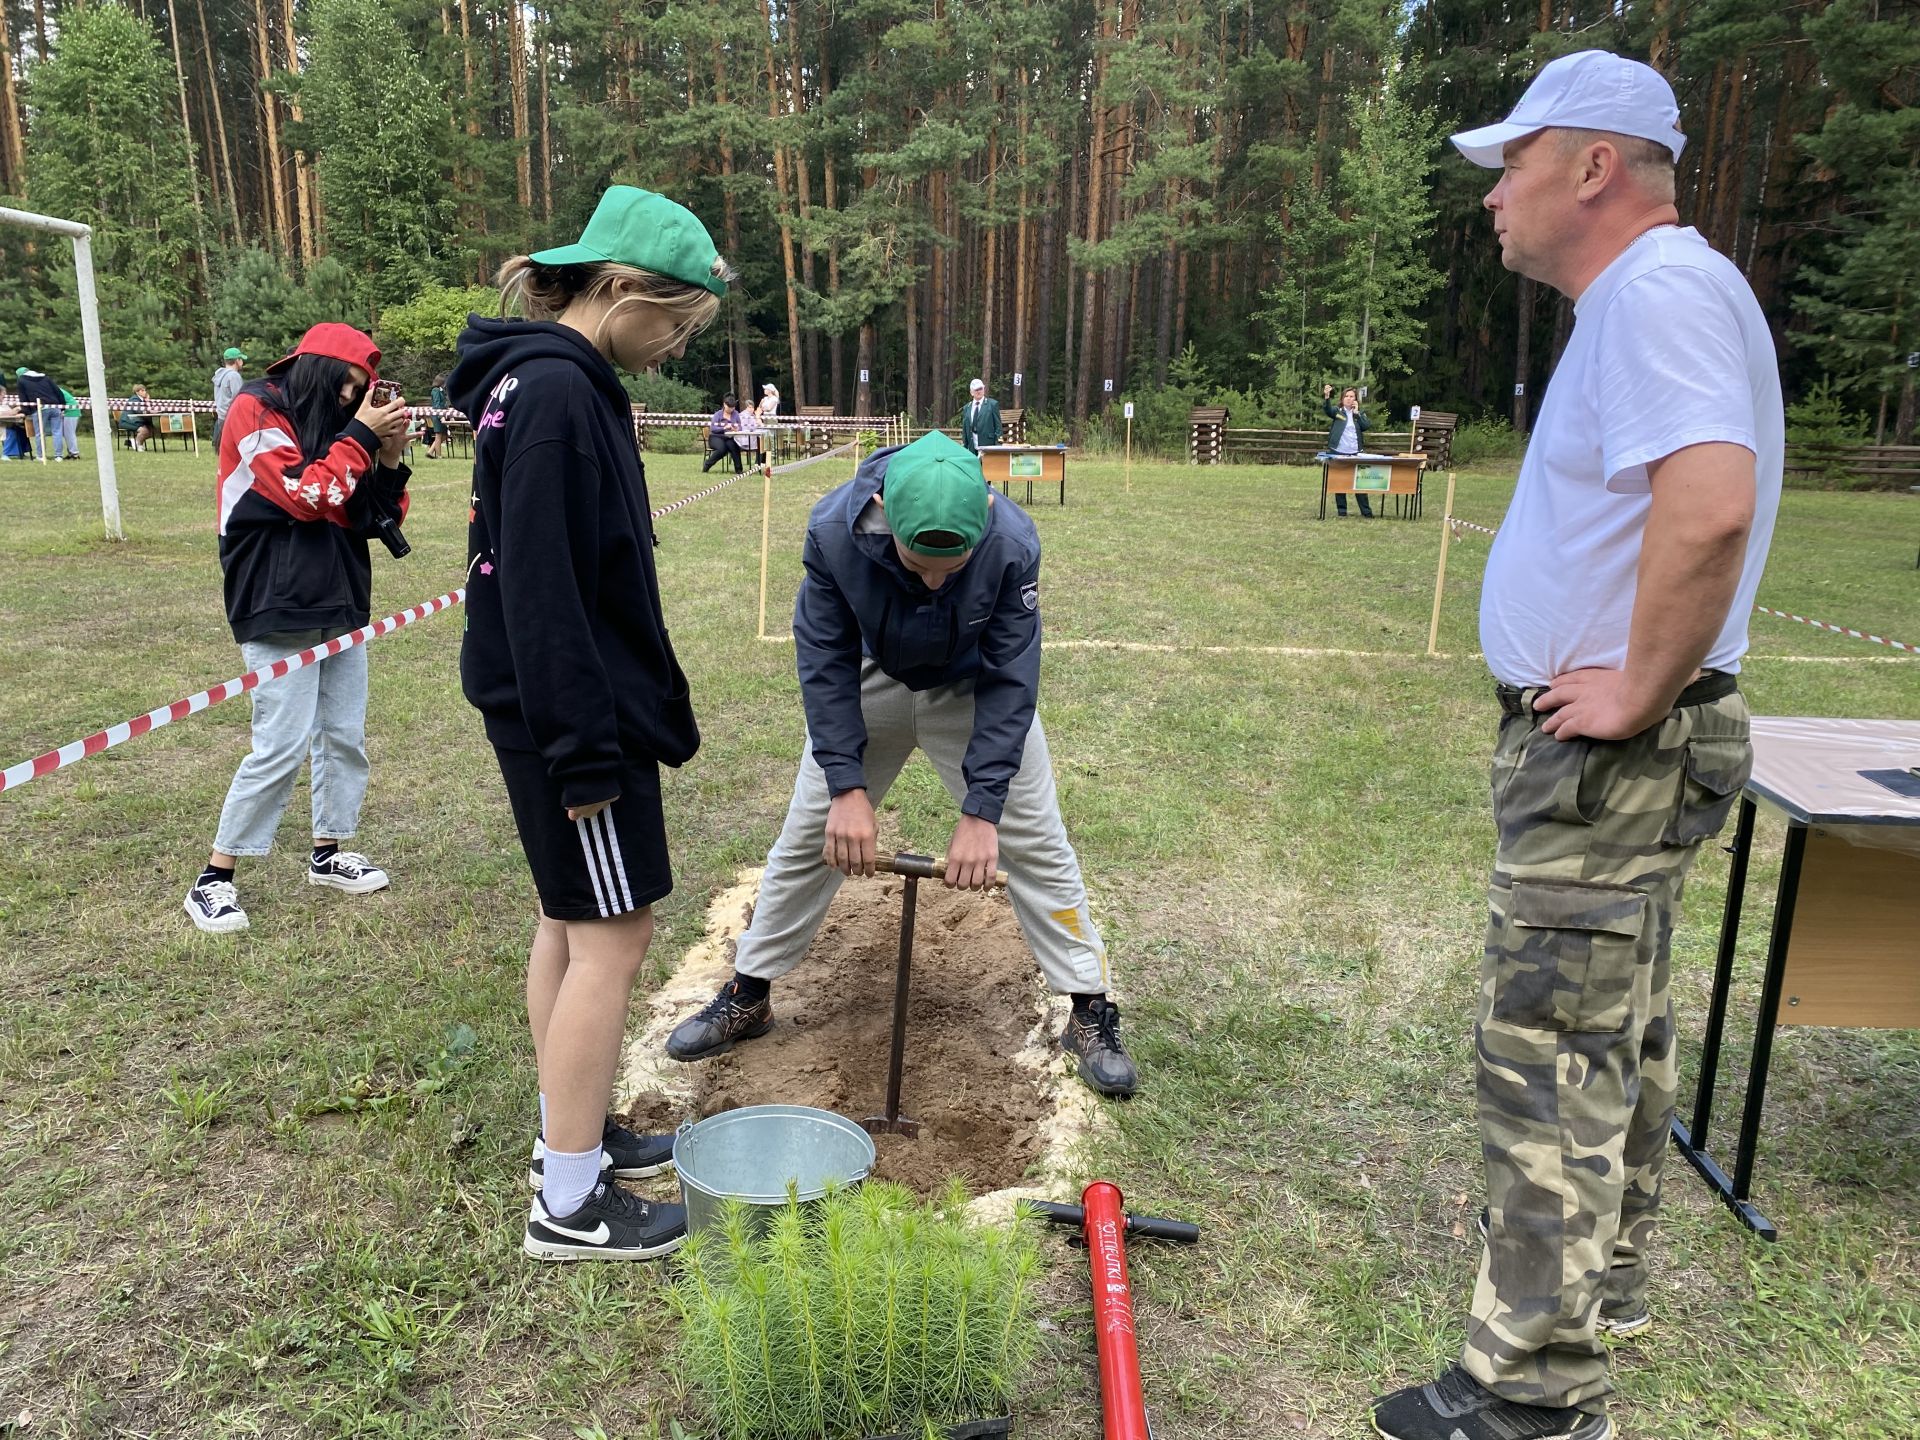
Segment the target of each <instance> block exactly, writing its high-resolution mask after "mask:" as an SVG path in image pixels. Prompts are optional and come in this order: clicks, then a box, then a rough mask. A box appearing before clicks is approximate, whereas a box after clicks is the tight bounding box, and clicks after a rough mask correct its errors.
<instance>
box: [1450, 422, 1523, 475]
mask: <svg viewBox="0 0 1920 1440" xmlns="http://www.w3.org/2000/svg"><path fill="white" fill-rule="evenodd" d="M1526 453H1527V440H1526V437H1525V436H1524V435H1516V434H1514V433H1513V426H1512V425H1510V424H1508V423H1507V419H1506V417H1505V416H1503V415H1489V416H1487V417H1486V418H1485V419H1482V420H1468V421H1465V422H1463V423H1462V424H1461V426H1460V428H1459V429H1457V430H1455V431H1454V432H1453V463H1454V465H1455V466H1457V467H1459V468H1461V469H1464V468H1466V467H1467V466H1469V465H1486V464H1489V463H1492V462H1498V461H1513V460H1518V459H1519V458H1520V457H1521V456H1523V455H1525V454H1526Z"/></svg>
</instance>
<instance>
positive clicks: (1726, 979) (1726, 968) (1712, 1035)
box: [1690, 795, 1755, 1150]
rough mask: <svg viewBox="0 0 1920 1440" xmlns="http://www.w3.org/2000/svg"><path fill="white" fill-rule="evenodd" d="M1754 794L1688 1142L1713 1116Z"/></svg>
mask: <svg viewBox="0 0 1920 1440" xmlns="http://www.w3.org/2000/svg"><path fill="white" fill-rule="evenodd" d="M1754 811H1755V806H1754V803H1753V797H1752V796H1750V795H1742V796H1741V797H1740V818H1739V819H1738V820H1736V821H1735V822H1734V827H1733V844H1732V846H1731V847H1729V848H1730V853H1731V854H1732V855H1733V864H1732V865H1731V866H1730V867H1729V869H1728V872H1727V904H1726V908H1725V910H1723V911H1722V912H1721V917H1720V954H1719V957H1718V958H1717V959H1716V960H1715V962H1714V967H1713V998H1712V999H1711V1000H1710V1001H1709V1002H1708V1004H1707V1029H1706V1034H1705V1035H1704V1036H1703V1037H1702V1040H1701V1047H1700V1079H1699V1082H1698V1086H1697V1088H1696V1090H1695V1092H1694V1101H1693V1134H1692V1136H1691V1139H1690V1143H1691V1144H1692V1145H1694V1146H1695V1147H1698V1148H1700V1149H1703V1150H1704V1149H1705V1148H1706V1144H1707V1124H1708V1122H1709V1121H1710V1120H1711V1119H1712V1118H1713V1089H1714V1085H1715V1083H1716V1082H1717V1080H1718V1078H1719V1074H1720V1039H1721V1036H1722V1035H1723V1034H1724V1033H1725V1032H1726V1028H1727V996H1728V994H1729V992H1730V991H1731V990H1732V989H1733V952H1734V944H1735V942H1736V941H1737V940H1738V938H1739V935H1740V911H1741V907H1742V905H1743V904H1744V902H1745V899H1746V888H1747V858H1748V856H1749V855H1750V854H1751V852H1752V849H1753V817H1754Z"/></svg>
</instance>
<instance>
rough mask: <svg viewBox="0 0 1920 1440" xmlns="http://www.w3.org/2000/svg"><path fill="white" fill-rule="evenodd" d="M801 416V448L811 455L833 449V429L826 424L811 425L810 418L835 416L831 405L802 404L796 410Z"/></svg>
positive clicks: (817, 418)
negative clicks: (808, 422)
mask: <svg viewBox="0 0 1920 1440" xmlns="http://www.w3.org/2000/svg"><path fill="white" fill-rule="evenodd" d="M794 413H795V414H797V415H798V416H799V417H800V426H801V429H800V440H799V443H800V448H801V449H803V450H804V451H805V452H806V453H807V454H809V455H824V454H826V453H827V451H829V450H831V449H833V446H834V439H833V431H832V429H831V428H830V427H828V426H825V425H809V424H807V421H809V420H819V419H831V418H833V407H832V406H831V405H802V406H800V407H799V409H798V410H796V411H795V412H794Z"/></svg>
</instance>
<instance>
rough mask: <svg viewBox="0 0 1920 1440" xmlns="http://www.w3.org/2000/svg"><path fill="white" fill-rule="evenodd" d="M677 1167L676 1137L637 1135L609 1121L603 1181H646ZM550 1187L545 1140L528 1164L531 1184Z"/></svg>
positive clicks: (604, 1132) (604, 1134)
mask: <svg viewBox="0 0 1920 1440" xmlns="http://www.w3.org/2000/svg"><path fill="white" fill-rule="evenodd" d="M672 1164H673V1136H671V1135H636V1134H635V1133H634V1132H633V1131H631V1130H629V1129H627V1128H626V1126H624V1125H616V1124H614V1123H613V1117H612V1116H611V1115H609V1116H608V1117H607V1124H606V1128H605V1129H603V1130H602V1131H601V1132H600V1178H601V1179H602V1180H645V1179H646V1178H647V1177H648V1176H649V1175H658V1174H660V1172H661V1171H663V1170H666V1169H667V1168H669V1167H670V1166H671V1165H672ZM546 1183H547V1147H546V1143H545V1142H544V1141H543V1140H540V1139H538V1138H536V1139H535V1140H534V1142H533V1159H532V1160H531V1161H529V1162H528V1164H527V1184H529V1185H531V1186H532V1187H533V1188H534V1189H536V1190H538V1189H540V1188H541V1187H542V1186H544V1185H545V1184H546Z"/></svg>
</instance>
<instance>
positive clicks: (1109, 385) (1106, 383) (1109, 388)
mask: <svg viewBox="0 0 1920 1440" xmlns="http://www.w3.org/2000/svg"><path fill="white" fill-rule="evenodd" d="M1100 388H1101V389H1102V390H1104V391H1106V392H1107V394H1109V395H1111V394H1112V393H1113V381H1111V380H1102V381H1101V382H1100Z"/></svg>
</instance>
